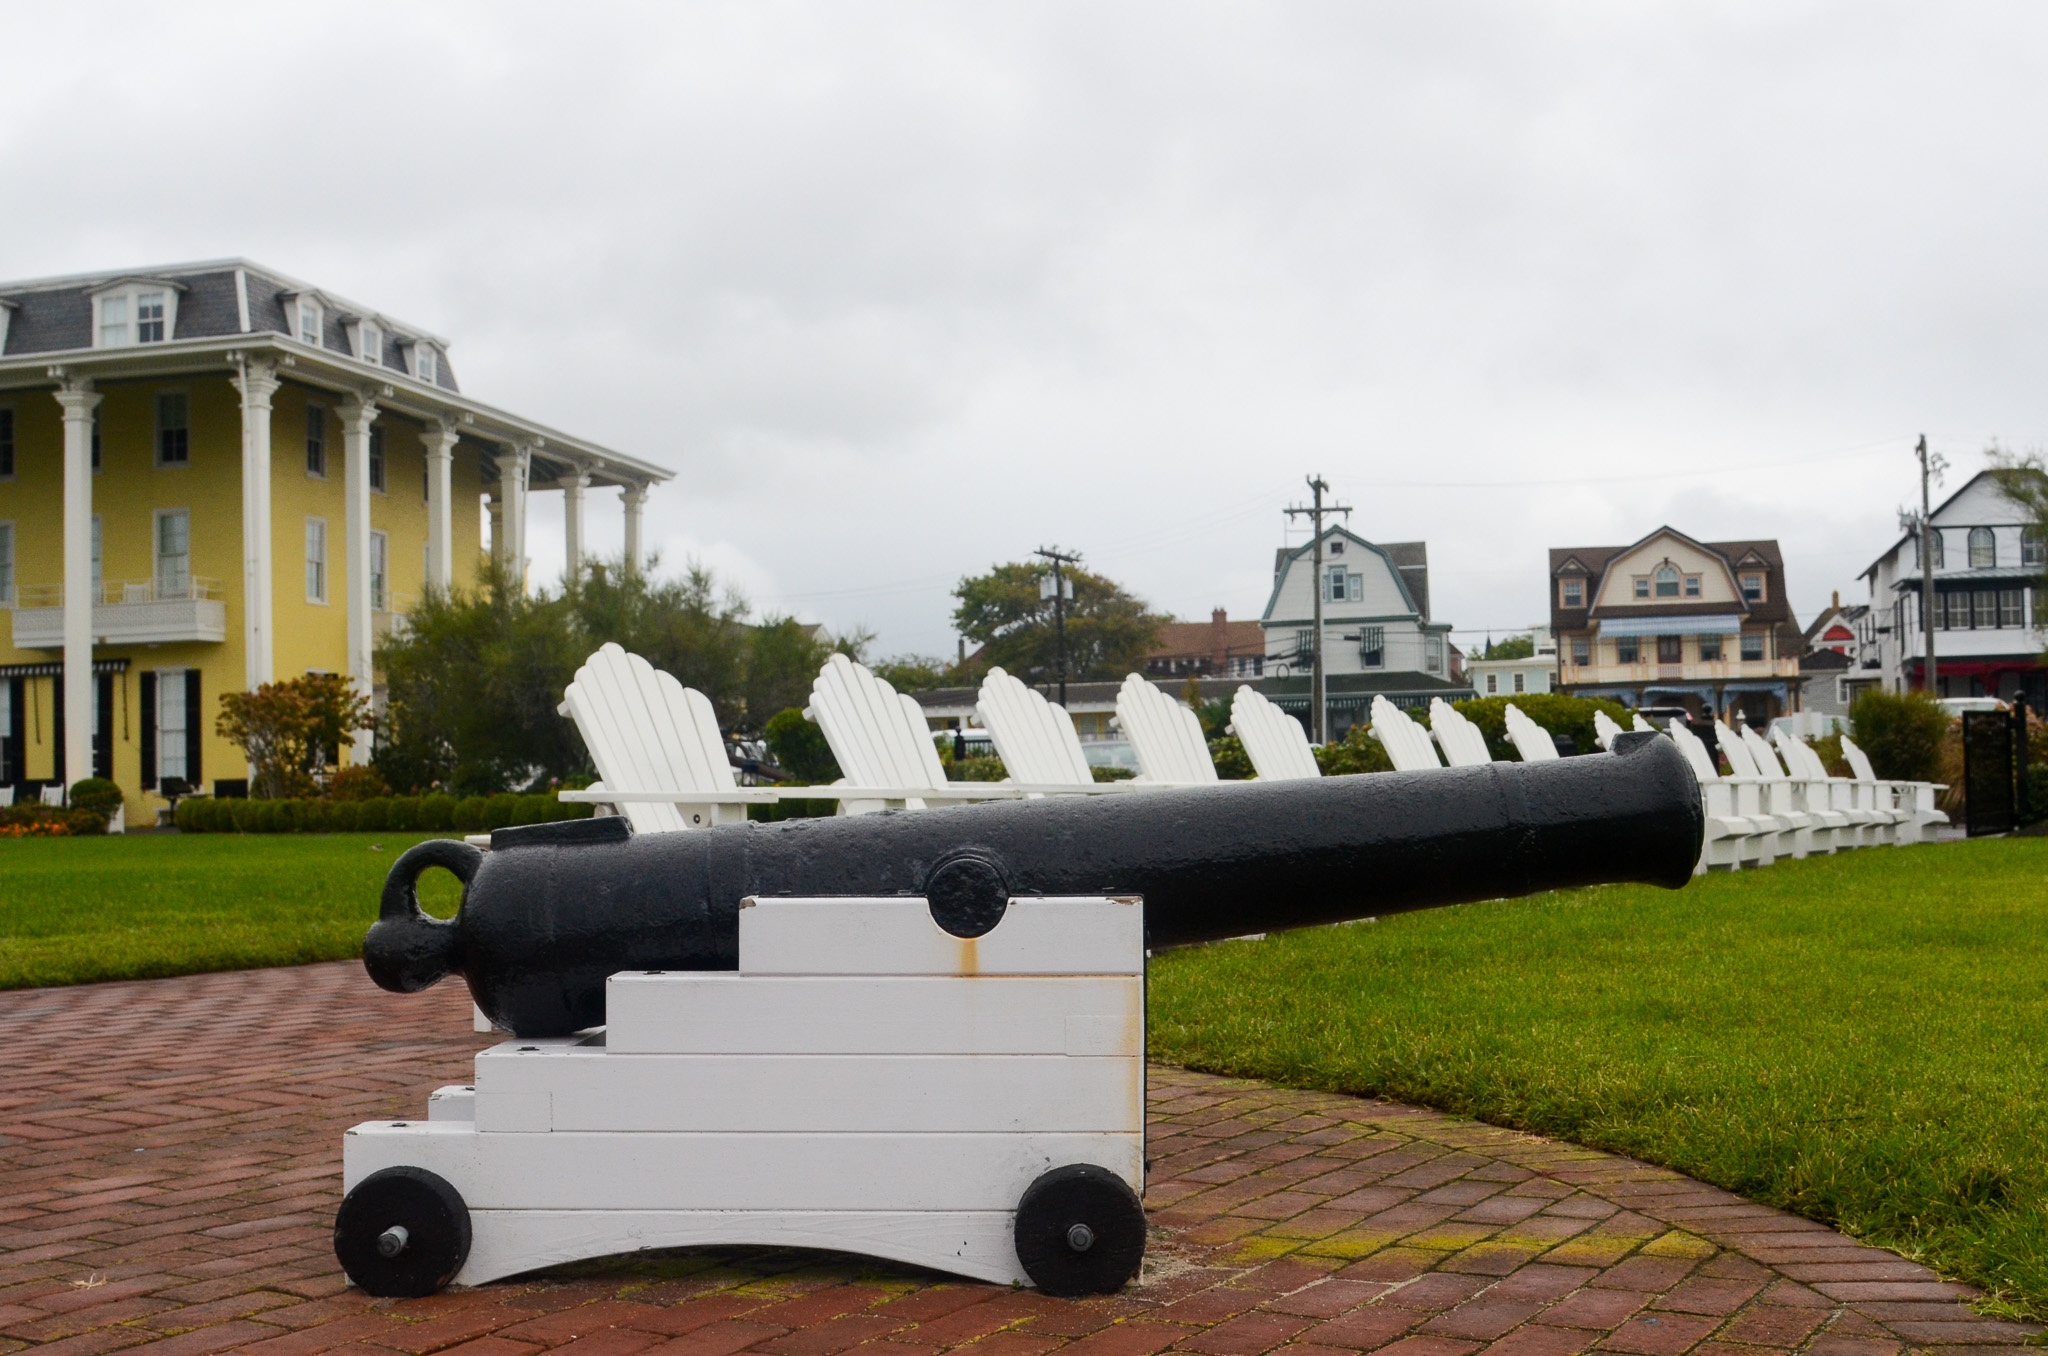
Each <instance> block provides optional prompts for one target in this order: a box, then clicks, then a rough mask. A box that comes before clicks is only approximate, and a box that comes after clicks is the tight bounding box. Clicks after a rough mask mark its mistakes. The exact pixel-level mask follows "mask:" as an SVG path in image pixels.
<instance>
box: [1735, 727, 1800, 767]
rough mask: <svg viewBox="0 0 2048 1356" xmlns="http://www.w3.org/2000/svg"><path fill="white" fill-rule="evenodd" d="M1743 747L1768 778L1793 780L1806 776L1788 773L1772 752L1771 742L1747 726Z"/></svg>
mask: <svg viewBox="0 0 2048 1356" xmlns="http://www.w3.org/2000/svg"><path fill="white" fill-rule="evenodd" d="M1742 747H1744V748H1745V749H1748V750H1749V756H1750V758H1751V759H1752V760H1753V761H1754V762H1755V763H1756V765H1757V768H1758V769H1759V770H1760V771H1761V772H1762V773H1763V775H1764V776H1766V777H1784V778H1791V777H1795V776H1803V775H1804V774H1803V773H1795V772H1790V771H1788V770H1787V769H1786V767H1785V765H1784V764H1783V763H1780V762H1779V761H1778V755H1777V754H1776V753H1775V752H1774V751H1773V750H1772V748H1771V745H1770V741H1768V740H1766V739H1765V738H1764V737H1763V736H1762V735H1760V734H1758V733H1757V732H1756V731H1755V730H1753V729H1751V728H1750V727H1749V726H1747V725H1745V726H1743V727H1742Z"/></svg>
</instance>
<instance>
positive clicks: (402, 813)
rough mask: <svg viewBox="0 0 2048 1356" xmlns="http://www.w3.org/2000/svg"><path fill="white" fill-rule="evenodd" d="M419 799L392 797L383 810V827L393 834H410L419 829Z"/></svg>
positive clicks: (416, 797)
mask: <svg viewBox="0 0 2048 1356" xmlns="http://www.w3.org/2000/svg"><path fill="white" fill-rule="evenodd" d="M419 823H420V798H419V797H418V796H393V797H392V798H391V801H390V803H389V804H388V805H387V806H386V807H385V810H384V827H385V828H387V829H390V830H392V831H393V832H408V833H409V832H411V831H412V830H413V829H416V828H418V827H419Z"/></svg>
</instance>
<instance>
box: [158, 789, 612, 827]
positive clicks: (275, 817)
mask: <svg viewBox="0 0 2048 1356" xmlns="http://www.w3.org/2000/svg"><path fill="white" fill-rule="evenodd" d="M591 813H592V807H591V806H589V805H579V804H575V803H572V802H569V801H564V800H560V799H558V798H557V797H555V796H554V795H553V794H552V793H543V794H536V795H530V796H513V795H504V796H465V797H463V798H461V799H459V800H458V799H457V798H455V797H453V796H372V797H371V798H369V799H368V800H215V799H213V798H211V797H208V796H187V797H186V798H185V799H183V800H181V801H179V802H178V817H177V823H178V827H179V829H181V830H183V831H184V832H186V833H386V832H390V833H429V834H432V833H488V832H490V831H491V830H492V829H503V828H510V827H512V826H513V825H516V824H550V823H553V822H555V821H557V820H562V819H588V818H590V816H591Z"/></svg>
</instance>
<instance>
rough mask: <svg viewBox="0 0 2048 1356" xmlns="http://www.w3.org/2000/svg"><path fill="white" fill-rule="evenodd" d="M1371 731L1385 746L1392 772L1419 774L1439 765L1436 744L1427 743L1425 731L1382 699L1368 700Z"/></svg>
mask: <svg viewBox="0 0 2048 1356" xmlns="http://www.w3.org/2000/svg"><path fill="white" fill-rule="evenodd" d="M1372 728H1373V733H1375V734H1377V735H1378V736H1379V740H1380V744H1381V745H1382V746H1383V747H1385V749H1386V751H1387V757H1388V758H1390V759H1392V760H1393V764H1394V770H1395V771H1397V772H1422V771H1425V770H1427V769H1430V768H1440V767H1442V766H1443V762H1442V761H1441V760H1440V759H1439V758H1438V757H1437V751H1436V745H1435V744H1433V743H1431V742H1430V739H1429V732H1428V731H1427V730H1425V729H1423V728H1422V727H1421V726H1420V725H1417V724H1416V723H1415V719H1414V717H1412V716H1410V715H1409V714H1408V713H1407V712H1406V711H1403V710H1402V709H1401V708H1400V707H1398V706H1396V705H1394V704H1393V703H1392V702H1390V701H1388V700H1387V699H1386V698H1385V697H1383V696H1375V697H1374V698H1373V699H1372Z"/></svg>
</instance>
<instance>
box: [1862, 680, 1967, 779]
mask: <svg viewBox="0 0 2048 1356" xmlns="http://www.w3.org/2000/svg"><path fill="white" fill-rule="evenodd" d="M1849 732H1850V734H1851V735H1853V736H1854V738H1855V740H1856V747H1858V748H1860V749H1862V750H1863V753H1864V756H1865V757H1867V758H1869V759H1870V768H1871V771H1873V772H1875V773H1876V774H1877V775H1878V776H1880V777H1896V778H1898V779H1899V780H1901V781H1911V782H1931V781H1935V780H1937V779H1938V773H1939V772H1940V770H1941V749H1942V745H1943V743H1944V742H1946V741H1947V739H1948V733H1949V714H1948V712H1946V711H1944V710H1942V709H1941V707H1940V706H1939V705H1938V704H1937V703H1936V702H1935V700H1934V698H1933V697H1931V696H1929V695H1928V694H1926V693H1925V692H1880V691H1879V690H1878V689H1876V688H1874V687H1873V688H1869V689H1867V690H1865V691H1864V692H1863V693H1862V695H1860V696H1858V697H1857V698H1856V702H1855V704H1854V705H1852V706H1851V707H1850V708H1849Z"/></svg>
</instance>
